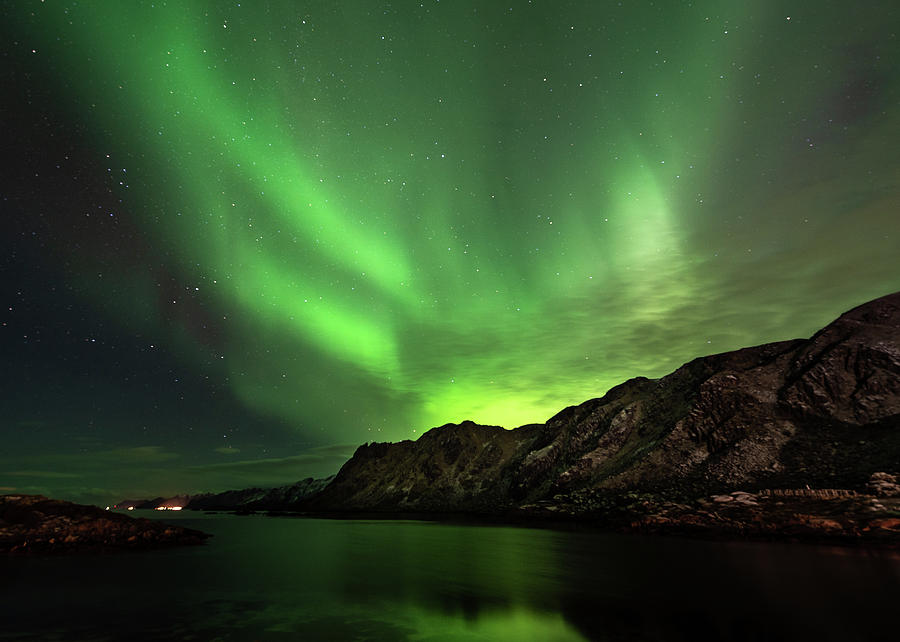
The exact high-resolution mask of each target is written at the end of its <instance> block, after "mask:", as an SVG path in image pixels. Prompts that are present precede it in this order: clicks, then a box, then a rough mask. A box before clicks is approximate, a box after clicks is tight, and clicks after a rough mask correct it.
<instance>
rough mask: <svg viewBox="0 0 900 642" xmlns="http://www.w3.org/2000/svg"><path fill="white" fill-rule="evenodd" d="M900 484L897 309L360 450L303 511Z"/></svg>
mask: <svg viewBox="0 0 900 642" xmlns="http://www.w3.org/2000/svg"><path fill="white" fill-rule="evenodd" d="M896 469H900V293H895V294H891V295H888V296H885V297H882V298H880V299H876V300H875V301H871V302H869V303H867V304H865V305H862V306H860V307H858V308H855V309H853V310H851V311H849V312H847V313H845V314H843V315H841V317H839V318H838V319H837V320H836V321H834V322H833V323H831V324H829V325H828V326H826V327H825V328H823V329H822V330H821V331H819V332H818V333H816V334H815V335H814V336H813V337H811V338H810V339H806V340H793V341H783V342H778V343H771V344H766V345H761V346H756V347H752V348H745V349H742V350H737V351H734V352H727V353H722V354H717V355H711V356H707V357H702V358H699V359H695V360H694V361H691V362H689V363H687V364H685V365H684V366H682V367H681V368H679V369H677V370H676V371H675V372H673V373H671V374H669V375H667V376H665V377H662V378H661V379H657V380H651V379H645V378H636V379H632V380H629V381H627V382H625V383H623V384H621V385H619V386H616V387H615V388H613V389H611V390H610V391H609V392H608V393H607V394H606V395H605V396H603V397H602V398H599V399H591V400H589V401H586V402H584V403H582V404H580V405H578V406H573V407H570V408H566V409H565V410H563V411H562V412H560V413H558V414H557V415H555V416H554V417H552V418H551V419H550V420H548V421H547V422H546V423H545V424H534V425H529V426H523V427H521V428H517V429H515V430H509V431H507V430H503V429H501V428H498V427H495V426H480V425H478V424H474V423H472V422H463V423H462V424H458V425H456V424H447V425H445V426H441V427H439V428H434V429H432V430H430V431H428V432H427V433H425V434H424V435H422V436H421V437H420V438H419V439H418V440H417V441H415V442H412V441H403V442H399V443H375V444H368V445H364V446H361V447H360V448H359V449H358V450H357V451H356V453H355V454H354V455H353V457H352V458H351V459H350V460H349V461H348V462H347V463H346V464H345V465H344V467H343V468H342V469H341V470H340V472H339V473H338V474H337V476H336V477H335V479H334V480H333V481H332V482H331V483H330V484H329V485H328V486H326V487H325V488H324V489H323V490H322V491H321V492H320V493H318V494H316V495H314V496H312V497H310V498H309V499H307V500H305V501H304V502H303V503H304V505H305V506H306V507H308V508H310V509H321V510H324V509H327V510H417V511H418V510H424V511H479V512H494V511H498V510H505V509H510V508H515V507H518V506H521V505H523V504H530V503H533V502H536V501H543V502H563V503H565V502H567V501H568V499H567V498H568V497H570V496H573V495H577V494H579V493H585V492H591V493H595V494H596V493H601V494H611V495H614V494H621V493H625V492H652V493H656V494H662V495H665V496H670V497H674V498H679V497H691V496H697V495H700V494H711V493H715V492H722V491H726V490H730V489H734V488H736V487H741V488H745V489H761V488H771V487H796V486H803V485H809V486H825V487H834V486H837V485H839V486H841V487H844V488H862V487H863V486H864V485H865V483H866V481H867V480H868V479H869V477H870V475H871V474H872V473H873V472H876V471H882V470H896Z"/></svg>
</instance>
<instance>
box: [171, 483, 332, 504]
mask: <svg viewBox="0 0 900 642" xmlns="http://www.w3.org/2000/svg"><path fill="white" fill-rule="evenodd" d="M333 479H334V475H331V476H330V477H325V478H322V479H313V478H312V477H308V478H306V479H304V480H302V481H298V482H297V483H295V484H291V485H289V486H278V487H277V488H247V489H244V490H228V491H225V492H224V493H215V494H205V495H193V496H191V497H190V498H189V501H188V502H187V504H186V505H185V507H186V508H189V509H193V510H289V509H291V508H293V507H295V506H297V505H298V504H299V503H300V501H301V500H303V499H306V498H307V497H309V496H310V495H313V494H315V493H317V492H319V491H321V490H322V489H323V488H325V486H327V485H328V484H329V483H330V482H331V481H332V480H333Z"/></svg>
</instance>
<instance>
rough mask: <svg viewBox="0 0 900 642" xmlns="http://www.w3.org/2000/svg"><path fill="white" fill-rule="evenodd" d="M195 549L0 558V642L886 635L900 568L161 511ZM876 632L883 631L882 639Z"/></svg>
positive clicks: (401, 525) (479, 529)
mask: <svg viewBox="0 0 900 642" xmlns="http://www.w3.org/2000/svg"><path fill="white" fill-rule="evenodd" d="M166 517H167V518H170V519H172V521H177V522H178V523H180V524H183V525H186V526H190V527H193V528H199V529H202V530H205V531H207V532H211V533H214V535H215V537H214V538H213V539H212V540H210V541H209V543H208V544H206V545H204V546H201V547H189V548H182V549H174V550H167V551H152V552H147V553H135V554H119V555H98V556H90V557H73V558H52V559H47V558H44V559H12V560H0V571H2V575H0V578H2V585H0V639H3V640H9V639H12V640H20V639H22V640H26V639H29V640H30V639H35V640H38V639H39V640H54V639H64V640H69V639H84V640H141V639H176V640H295V639H300V640H542V641H543V640H686V641H687V640H690V641H691V642H694V641H696V640H707V639H708V640H816V641H817V642H823V641H826V640H835V641H841V642H844V641H847V640H883V639H887V638H886V636H888V633H889V632H890V631H894V632H896V631H897V626H898V624H900V620H898V618H900V616H898V615H896V606H897V604H898V603H900V559H898V558H897V557H895V556H891V555H888V554H872V553H870V554H865V553H860V552H857V551H843V550H834V549H825V548H813V547H805V546H796V545H774V544H721V543H709V542H696V541H690V540H680V539H668V538H643V537H626V536H618V535H607V534H598V533H594V532H568V531H553V530H539V529H528V528H516V527H500V526H471V525H453V524H440V523H431V522H413V521H331V520H319V519H297V518H267V517H262V516H250V517H235V516H230V515H209V516H205V515H197V514H193V513H189V514H184V515H181V514H179V515H173V514H171V513H168V514H166ZM888 637H890V636H888Z"/></svg>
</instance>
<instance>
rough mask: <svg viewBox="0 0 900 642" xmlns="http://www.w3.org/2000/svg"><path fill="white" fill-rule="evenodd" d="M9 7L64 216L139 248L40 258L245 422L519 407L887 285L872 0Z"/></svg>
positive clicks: (322, 423) (891, 43)
mask: <svg viewBox="0 0 900 642" xmlns="http://www.w3.org/2000/svg"><path fill="white" fill-rule="evenodd" d="M3 6H4V11H3V14H4V15H5V16H6V17H7V20H6V21H7V22H8V23H9V24H8V25H7V26H5V27H3V28H2V29H3V30H4V32H5V38H6V39H7V40H8V41H9V42H11V43H12V44H10V45H9V49H10V50H14V52H15V53H14V56H13V57H14V58H15V60H17V61H18V62H17V63H16V64H17V65H19V66H20V67H19V69H22V70H24V71H21V72H18V71H14V72H12V73H13V75H14V76H15V79H16V80H17V82H20V83H21V84H22V85H23V86H24V85H25V84H35V85H40V86H41V87H42V88H43V91H44V92H45V94H46V95H47V96H51V97H52V99H53V101H54V104H53V107H52V110H53V113H54V115H55V117H56V118H58V119H60V120H61V121H64V123H70V125H68V126H69V127H71V128H74V131H77V132H78V134H77V135H78V136H79V137H80V142H79V150H80V153H81V155H82V156H83V157H85V158H88V159H89V160H90V164H89V165H88V166H87V167H88V170H85V169H82V170H79V171H80V172H81V174H80V175H81V176H84V174H85V173H88V174H89V173H90V171H89V170H91V168H93V170H95V175H94V176H92V177H91V176H87V177H84V178H82V181H83V182H87V183H89V184H90V185H91V186H93V187H91V188H90V189H88V193H87V194H85V193H82V192H79V193H78V194H76V195H75V196H73V197H72V200H71V203H72V205H71V207H72V209H73V212H72V217H73V218H74V217H75V216H80V215H81V211H80V210H79V211H77V212H76V211H75V210H78V208H81V207H82V203H83V202H91V198H93V197H92V195H91V194H92V192H91V190H94V191H98V190H99V192H102V193H104V194H106V193H109V194H113V195H114V197H115V201H114V202H115V207H114V208H107V209H110V215H111V216H112V217H114V218H117V219H118V220H120V221H123V223H120V225H124V224H125V222H127V224H128V225H129V226H130V229H132V230H133V236H134V238H137V239H139V241H129V242H123V241H122V240H121V236H115V237H113V238H112V240H109V238H105V237H100V238H98V237H94V238H93V239H92V240H90V241H89V242H88V243H87V244H86V245H83V246H82V248H81V249H80V250H79V249H74V248H73V247H69V246H67V245H66V243H64V242H60V243H59V244H58V246H57V248H56V249H55V250H54V251H53V252H52V253H49V252H48V255H47V258H46V263H45V264H44V266H45V269H48V270H51V271H55V272H57V273H59V274H61V275H63V277H62V278H63V279H64V280H65V282H66V283H67V287H68V289H69V291H71V292H74V293H76V294H75V297H76V298H77V299H78V300H79V301H82V302H84V303H85V304H86V305H88V306H90V308H91V309H93V310H94V311H95V314H96V315H97V316H98V318H101V319H103V320H105V323H106V327H109V328H114V329H115V332H117V333H121V334H123V335H130V336H139V337H142V338H146V341H145V343H147V344H152V345H153V346H154V349H158V350H162V351H164V352H165V353H166V354H167V355H170V357H171V358H172V359H173V360H174V361H175V362H177V363H178V364H179V367H180V368H181V369H182V370H183V371H184V372H188V373H195V374H197V373H199V374H197V376H201V375H202V377H203V378H204V380H205V381H211V382H212V383H211V384H210V385H212V386H213V387H216V386H218V389H220V390H222V391H223V392H222V393H221V394H220V396H219V397H218V398H221V397H227V398H229V399H231V400H233V402H234V403H235V404H236V406H239V407H240V408H243V409H245V410H246V411H247V412H248V413H250V414H252V415H255V416H259V417H261V418H263V420H264V421H266V422H269V423H270V424H271V425H272V426H275V427H276V428H273V429H272V430H273V432H278V433H285V434H287V435H293V437H285V438H284V439H282V440H281V441H278V440H277V439H275V438H273V442H272V443H273V444H274V443H276V442H277V443H279V444H281V443H283V444H294V445H295V446H296V444H303V445H304V447H305V448H308V449H315V448H322V447H326V446H329V445H330V444H355V443H361V442H364V441H367V440H378V441H385V440H399V439H407V438H416V437H417V436H418V435H419V434H421V432H422V431H423V430H425V429H428V428H430V427H431V426H435V425H440V424H443V423H446V422H451V421H453V422H457V421H461V420H463V419H473V420H475V421H477V422H479V423H488V424H498V425H503V426H506V427H514V426H517V425H521V424H524V423H530V422H540V421H544V420H546V419H547V418H548V417H550V416H551V415H553V414H554V413H555V412H557V411H558V410H560V409H562V408H563V407H565V406H567V405H570V404H574V403H580V402H581V401H584V400H585V399H588V398H591V397H596V396H600V395H602V394H603V393H604V392H605V391H606V390H607V389H608V388H610V387H611V386H613V385H615V384H617V383H620V382H621V381H623V380H625V379H627V378H630V377H633V376H637V375H643V376H649V377H658V376H662V375H664V374H666V373H668V372H670V371H671V370H673V369H675V368H676V367H678V366H679V365H681V364H682V363H684V362H686V361H688V360H690V359H692V358H695V357H698V356H701V355H704V354H709V353H713V352H721V351H725V350H732V349H735V348H739V347H743V346H747V345H754V344H758V343H763V342H767V341H775V340H782V339H789V338H794V337H798V336H808V335H810V334H811V333H812V332H814V331H815V330H816V329H818V328H819V327H821V326H822V325H824V324H825V323H827V322H829V321H830V320H832V319H833V318H834V317H836V316H837V315H838V314H840V313H841V312H843V311H844V310H846V309H848V308H850V307H852V306H854V305H857V304H859V303H862V302H864V301H866V300H868V299H871V298H874V297H877V296H880V295H883V294H886V293H888V292H891V291H894V290H897V289H900V252H898V251H897V248H898V234H900V228H898V214H897V213H898V212H900V202H898V194H900V190H898V189H897V187H898V172H897V169H898V164H897V154H896V149H895V147H896V138H897V136H896V135H897V132H898V131H900V110H898V109H897V105H898V76H897V74H896V59H897V51H898V47H897V36H896V28H895V26H896V24H897V9H896V7H895V5H894V3H889V2H870V3H864V4H863V5H862V6H851V5H847V4H846V3H838V2H791V3H781V2H756V3H738V2H735V3H723V2H696V3H691V4H688V3H674V2H672V3H669V2H663V3H649V2H636V3H631V2H629V3H617V2H549V1H548V2H538V1H534V2H524V1H518V0H517V1H514V2H505V3H500V2H470V1H459V2H451V1H444V2H435V1H433V0H427V1H425V2H394V3H390V4H388V3H376V2H342V3H334V2H240V3H238V2H229V3H219V2H174V1H173V2H168V3H166V2H153V3H152V2H128V3H124V2H118V1H110V2H101V1H96V2H82V3H77V4H76V3H66V2H54V1H48V2H15V3H4V5H3ZM7 59H9V58H7ZM17 74H18V75H17ZM76 123H77V126H76V125H75V124H76ZM57 126H58V127H61V128H64V127H66V125H65V124H63V125H57ZM6 193H9V189H7V191H6ZM35 199H37V200H35ZM25 200H26V201H27V203H35V202H40V199H39V198H37V197H34V196H33V195H32V196H29V197H28V199H25ZM26 206H27V204H26ZM82 209H84V208H82ZM104 211H105V210H104ZM50 216H51V218H52V217H58V218H57V220H59V221H62V220H63V218H64V217H65V214H64V213H60V212H58V211H57V212H53V213H51V215H50ZM66 220H69V219H66ZM53 225H56V228H55V229H56V230H57V236H60V237H63V236H65V230H67V229H69V228H68V227H67V226H70V225H71V223H69V222H65V223H56V224H54V223H51V226H53ZM84 247H87V248H88V251H84ZM160 274H165V275H166V278H165V279H164V278H161V277H160ZM98 275H99V276H98ZM172 283H176V284H177V285H175V286H173V285H171V284H172ZM4 307H6V305H4ZM142 340H143V339H142ZM127 359H128V361H129V362H130V363H133V366H131V367H134V368H140V360H139V359H137V358H136V357H135V358H132V357H128V358H127ZM148 394H150V393H148ZM198 403H204V404H206V403H215V399H214V398H209V399H201V400H200V401H199V402H198ZM17 412H18V411H17ZM95 414H96V415H97V421H98V423H104V422H103V414H104V407H103V404H102V403H101V404H100V407H99V408H98V409H97V410H96V413H95ZM18 416H22V417H24V416H25V414H24V413H22V412H19V413H18ZM136 423H139V422H136ZM118 425H119V427H118V428H116V429H115V430H112V429H111V428H110V429H109V432H108V433H105V434H104V435H103V436H102V439H101V440H100V441H102V443H103V444H105V445H106V446H107V447H108V448H119V447H121V448H132V449H140V448H145V449H147V448H149V449H154V448H155V449H161V450H160V451H159V452H161V451H165V452H166V453H169V454H171V455H172V459H171V460H166V461H167V462H168V463H166V465H170V466H175V467H177V466H181V465H183V463H184V460H183V458H184V457H187V456H188V455H189V454H190V456H191V457H192V458H193V459H195V460H196V461H198V462H201V463H204V464H205V465H208V466H216V465H217V464H216V462H217V461H219V460H220V459H227V458H228V457H230V455H227V454H221V453H219V452H216V453H214V452H213V451H214V450H216V449H217V450H219V451H222V450H223V449H222V448H221V446H222V435H220V434H219V433H220V432H221V430H220V429H219V428H217V427H209V430H208V432H209V433H210V434H212V433H215V435H216V437H215V438H213V437H209V439H208V440H207V441H206V442H203V441H202V440H200V441H196V442H191V446H190V447H187V446H185V447H184V449H183V450H180V447H179V446H178V445H177V444H179V443H181V442H180V441H179V440H180V439H181V438H180V437H179V436H178V435H177V434H176V433H177V431H178V429H177V428H175V427H169V428H159V429H157V430H156V431H155V432H152V431H151V433H150V434H148V433H147V432H146V431H144V432H143V433H142V432H140V431H139V430H138V429H137V428H136V427H130V426H129V425H128V423H127V421H126V422H124V424H123V423H121V422H120V423H119V424H118ZM250 432H252V431H250V430H245V431H244V433H242V434H241V435H238V436H235V435H228V436H227V437H228V438H229V439H230V440H231V441H230V442H228V443H235V450H236V451H237V450H243V451H244V452H243V453H242V454H241V455H239V457H241V458H243V456H244V455H246V456H247V458H246V461H244V460H243V459H242V462H244V463H247V465H250V463H252V462H251V460H252V458H253V457H263V458H264V455H263V450H260V448H259V444H260V443H262V441H263V440H262V439H260V438H257V437H256V436H254V435H252V434H248V433H250ZM295 437H296V439H295ZM291 439H293V441H291ZM241 440H243V442H245V443H241ZM253 444H256V446H254V445H253ZM229 447H230V446H229ZM254 448H256V449H255V450H254ZM122 452H124V451H122ZM152 452H158V451H153V450H144V451H142V453H143V455H147V454H148V453H152ZM200 452H202V453H204V454H203V455H200V454H198V453H200ZM265 452H266V455H265V456H268V457H279V458H280V459H279V460H278V461H280V462H283V461H284V458H285V457H291V456H296V455H302V452H301V453H298V452H297V451H296V450H294V451H289V450H288V447H287V445H284V446H279V447H275V446H272V448H269V449H266V451H265ZM304 452H305V451H304ZM350 452H352V450H351V451H350ZM64 455H65V453H61V454H58V456H60V457H63V456H64ZM143 455H142V456H143ZM178 457H182V459H178ZM115 459H116V458H115V457H111V458H109V460H110V461H114V460H115ZM122 461H125V460H122ZM229 461H230V460H229ZM0 463H2V462H0ZM31 464H32V465H33V466H37V467H39V466H41V465H42V461H41V460H40V458H38V459H35V461H33V462H31ZM123 465H124V464H123ZM331 465H333V462H332V464H331ZM10 466H11V464H9V463H7V465H6V467H7V469H9V468H10ZM64 468H65V467H64V466H63V469H64ZM2 470H3V466H0V471H2ZM310 470H312V469H310ZM305 472H306V469H304V468H303V466H302V465H298V466H297V467H296V468H291V469H288V470H287V471H285V472H283V473H282V474H281V476H276V477H272V478H271V479H269V478H261V479H262V481H263V482H265V481H270V482H271V483H276V482H278V481H282V482H286V481H291V480H293V479H297V478H300V477H302V476H305ZM313 472H314V473H317V474H320V473H323V472H325V473H327V472H328V471H322V470H318V469H317V470H315V471H313ZM331 472H333V470H332V471H331ZM115 475H118V473H116V474H115ZM115 475H114V476H115ZM117 478H118V477H117ZM179 481H180V483H185V482H184V478H179ZM232 481H233V479H232V478H229V479H228V480H227V481H226V480H222V481H221V482H220V483H221V484H226V483H229V482H232ZM242 481H248V480H244V479H242ZM46 483H47V484H50V482H46ZM97 483H100V482H97ZM129 483H131V482H127V483H126V482H122V484H124V487H126V488H132V487H133V486H128V484H129ZM146 483H147V484H148V485H152V484H151V482H149V481H148V482H146ZM173 483H174V482H173ZM191 483H192V484H194V487H200V486H202V485H203V484H202V483H201V482H199V481H197V480H192V481H191ZM217 483H218V482H217ZM233 483H237V482H233ZM3 484H7V485H8V487H10V488H13V487H18V486H20V485H21V478H18V482H17V481H16V478H15V476H8V477H4V476H3V475H0V485H3ZM163 485H164V484H162V483H161V482H160V483H157V485H156V487H160V486H163ZM213 485H215V484H213ZM63 486H64V484H63ZM54 488H56V487H54ZM173 490H175V489H173ZM181 490H189V491H190V490H193V488H181ZM61 494H63V495H65V492H64V491H61Z"/></svg>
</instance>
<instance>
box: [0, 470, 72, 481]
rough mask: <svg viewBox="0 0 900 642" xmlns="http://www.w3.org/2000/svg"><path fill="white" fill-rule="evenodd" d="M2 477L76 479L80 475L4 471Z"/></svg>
mask: <svg viewBox="0 0 900 642" xmlns="http://www.w3.org/2000/svg"><path fill="white" fill-rule="evenodd" d="M3 474H4V475H15V476H16V477H37V478H43V479H77V478H78V477H81V475H79V474H77V473H61V472H59V471H55V470H9V471H4V473H3Z"/></svg>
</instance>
